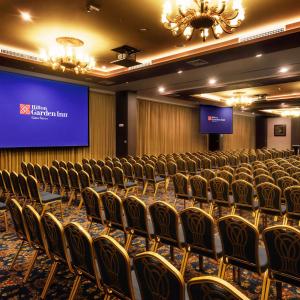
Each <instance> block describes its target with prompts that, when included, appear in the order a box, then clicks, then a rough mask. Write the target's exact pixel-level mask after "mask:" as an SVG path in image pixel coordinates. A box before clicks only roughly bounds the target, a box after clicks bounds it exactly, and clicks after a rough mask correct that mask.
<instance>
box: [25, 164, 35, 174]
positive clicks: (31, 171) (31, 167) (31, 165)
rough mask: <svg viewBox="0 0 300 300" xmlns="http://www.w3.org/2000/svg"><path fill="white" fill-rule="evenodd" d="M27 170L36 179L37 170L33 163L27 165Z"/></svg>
mask: <svg viewBox="0 0 300 300" xmlns="http://www.w3.org/2000/svg"><path fill="white" fill-rule="evenodd" d="M27 170H28V174H29V175H31V176H33V177H36V175H35V170H34V165H33V164H32V163H30V162H29V163H27Z"/></svg>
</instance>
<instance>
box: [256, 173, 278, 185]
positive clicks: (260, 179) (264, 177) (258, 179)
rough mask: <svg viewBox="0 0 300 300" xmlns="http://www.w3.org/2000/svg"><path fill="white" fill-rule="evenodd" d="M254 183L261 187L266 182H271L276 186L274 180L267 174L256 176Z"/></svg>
mask: <svg viewBox="0 0 300 300" xmlns="http://www.w3.org/2000/svg"><path fill="white" fill-rule="evenodd" d="M254 181H255V185H259V184H261V183H264V182H270V183H273V184H275V180H274V178H273V177H271V176H269V175H265V174H261V175H257V176H255V178H254Z"/></svg>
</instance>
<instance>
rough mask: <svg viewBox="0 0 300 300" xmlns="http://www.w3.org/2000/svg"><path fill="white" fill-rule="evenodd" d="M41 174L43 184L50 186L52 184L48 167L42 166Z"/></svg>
mask: <svg viewBox="0 0 300 300" xmlns="http://www.w3.org/2000/svg"><path fill="white" fill-rule="evenodd" d="M53 166H54V165H53ZM42 172H43V177H44V180H45V183H47V184H48V185H49V186H52V184H53V183H52V179H51V175H50V171H49V168H48V166H46V165H43V166H42Z"/></svg>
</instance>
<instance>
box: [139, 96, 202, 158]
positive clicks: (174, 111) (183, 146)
mask: <svg viewBox="0 0 300 300" xmlns="http://www.w3.org/2000/svg"><path fill="white" fill-rule="evenodd" d="M137 130H138V133H137V135H138V138H137V154H138V155H141V154H144V153H148V154H156V155H157V154H160V153H173V152H187V151H190V152H194V151H206V149H207V137H206V136H205V135H201V134H200V133H199V110H198V109H197V108H189V107H183V106H178V105H172V104H165V103H158V102H153V101H147V100H139V101H138V129H137Z"/></svg>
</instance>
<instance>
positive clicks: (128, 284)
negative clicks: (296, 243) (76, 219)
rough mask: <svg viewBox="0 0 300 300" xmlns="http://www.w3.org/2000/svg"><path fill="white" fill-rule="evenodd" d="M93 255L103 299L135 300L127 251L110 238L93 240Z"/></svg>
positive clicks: (100, 237) (103, 237)
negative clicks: (103, 294)
mask: <svg viewBox="0 0 300 300" xmlns="http://www.w3.org/2000/svg"><path fill="white" fill-rule="evenodd" d="M93 245H94V254H95V259H96V263H97V264H98V266H99V271H100V277H101V285H102V286H103V287H104V293H105V297H104V299H106V300H110V299H115V298H116V297H117V299H127V300H135V299H136V298H135V292H134V287H133V280H132V275H131V273H132V272H131V266H130V258H129V255H128V253H127V251H126V250H125V249H124V248H123V247H122V246H121V245H120V244H119V243H118V242H117V241H115V240H114V239H113V238H112V237H110V236H107V235H102V236H99V237H97V238H96V239H94V241H93Z"/></svg>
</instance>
